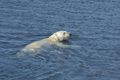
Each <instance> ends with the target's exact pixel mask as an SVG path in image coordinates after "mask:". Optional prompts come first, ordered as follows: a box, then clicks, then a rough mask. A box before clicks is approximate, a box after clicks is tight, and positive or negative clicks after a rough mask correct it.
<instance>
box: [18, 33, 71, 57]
mask: <svg viewBox="0 0 120 80" xmlns="http://www.w3.org/2000/svg"><path fill="white" fill-rule="evenodd" d="M70 37H71V33H69V32H67V31H58V32H56V33H54V34H52V35H51V36H50V37H48V38H45V39H42V40H39V41H35V42H33V43H31V44H28V45H27V46H25V47H24V48H23V49H22V50H21V51H20V52H19V53H18V55H20V56H24V53H26V52H27V53H31V54H32V55H36V54H38V53H41V51H40V50H39V51H38V50H37V49H41V48H43V47H44V46H49V45H52V44H54V45H57V46H59V47H65V46H66V45H65V44H63V43H61V42H62V41H65V40H67V39H69V38H70Z"/></svg>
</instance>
